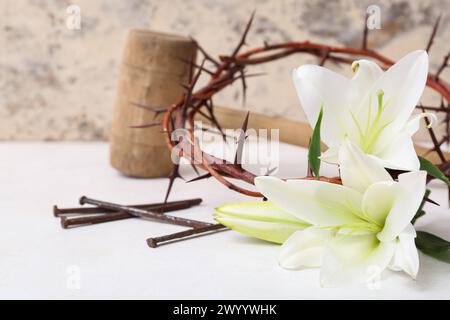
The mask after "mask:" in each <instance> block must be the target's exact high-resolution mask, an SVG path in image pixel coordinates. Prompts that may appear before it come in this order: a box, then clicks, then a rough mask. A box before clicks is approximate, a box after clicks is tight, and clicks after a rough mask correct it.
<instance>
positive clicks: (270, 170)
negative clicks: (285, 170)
mask: <svg viewBox="0 0 450 320" xmlns="http://www.w3.org/2000/svg"><path fill="white" fill-rule="evenodd" d="M277 169H278V167H273V168H269V169H267V172H266V174H265V176H270V175H271V174H272V173H274V172H275V171H276V170H277Z"/></svg>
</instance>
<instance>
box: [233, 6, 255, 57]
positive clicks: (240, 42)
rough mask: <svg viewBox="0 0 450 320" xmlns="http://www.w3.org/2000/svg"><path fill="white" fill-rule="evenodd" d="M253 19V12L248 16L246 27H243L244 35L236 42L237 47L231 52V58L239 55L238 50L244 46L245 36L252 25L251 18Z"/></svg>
mask: <svg viewBox="0 0 450 320" xmlns="http://www.w3.org/2000/svg"><path fill="white" fill-rule="evenodd" d="M254 17H255V10H254V11H253V12H252V14H251V15H250V19H249V20H248V22H247V25H246V26H245V30H244V33H243V34H242V36H241V40H240V41H239V42H238V45H237V46H236V48H235V49H234V51H233V54H232V55H231V56H232V57H236V55H237V54H238V53H239V50H240V49H241V48H242V46H243V45H244V44H245V40H246V38H247V34H248V31H249V30H250V27H251V25H252V22H253V18H254Z"/></svg>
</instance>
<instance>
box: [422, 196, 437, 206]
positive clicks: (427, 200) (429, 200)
mask: <svg viewBox="0 0 450 320" xmlns="http://www.w3.org/2000/svg"><path fill="white" fill-rule="evenodd" d="M425 201H426V202H429V203H432V204H434V205H436V206H440V204H439V203H437V202H436V201H434V200H432V199H430V198H425Z"/></svg>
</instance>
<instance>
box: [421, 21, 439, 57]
mask: <svg viewBox="0 0 450 320" xmlns="http://www.w3.org/2000/svg"><path fill="white" fill-rule="evenodd" d="M441 17H442V15H441V14H440V15H439V16H438V17H437V19H436V21H435V23H434V26H433V31H431V35H430V39H429V40H428V44H427V48H426V49H425V51H426V52H430V49H431V46H432V45H433V42H434V37H435V36H436V32H437V30H438V27H439V22H440V21H441Z"/></svg>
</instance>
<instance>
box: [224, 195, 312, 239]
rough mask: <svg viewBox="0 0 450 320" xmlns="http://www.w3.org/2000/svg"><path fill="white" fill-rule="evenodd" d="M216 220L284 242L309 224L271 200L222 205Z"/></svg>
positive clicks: (247, 232)
mask: <svg viewBox="0 0 450 320" xmlns="http://www.w3.org/2000/svg"><path fill="white" fill-rule="evenodd" d="M216 210H217V211H219V213H218V214H216V215H215V220H216V221H218V222H220V223H221V224H223V225H224V226H227V227H228V228H230V229H233V230H235V231H237V232H240V233H243V234H246V235H249V236H252V237H255V238H258V239H262V240H266V241H270V242H275V243H283V242H284V241H286V240H287V239H288V238H289V237H290V236H291V234H292V233H294V232H295V231H297V230H302V229H303V228H307V227H308V226H309V225H308V224H306V223H304V222H302V221H300V220H299V219H297V218H295V217H293V216H292V215H290V214H288V213H286V212H284V211H283V210H281V209H280V208H278V207H276V206H275V205H274V204H273V203H271V202H269V201H251V202H237V203H230V204H226V205H224V206H221V207H219V208H217V209H216Z"/></svg>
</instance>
